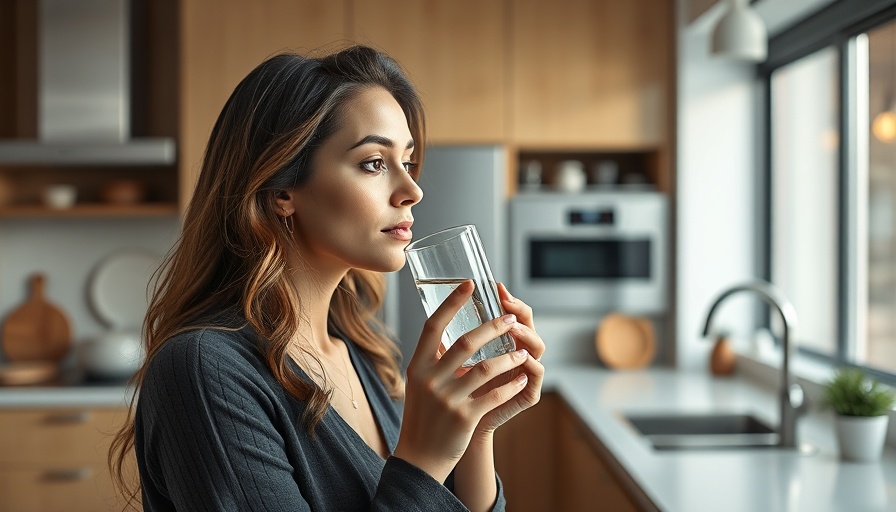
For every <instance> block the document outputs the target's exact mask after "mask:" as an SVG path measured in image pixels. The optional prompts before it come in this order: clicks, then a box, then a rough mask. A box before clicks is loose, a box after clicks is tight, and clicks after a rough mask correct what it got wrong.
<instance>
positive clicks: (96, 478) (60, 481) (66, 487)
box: [0, 466, 124, 512]
mask: <svg viewBox="0 0 896 512" xmlns="http://www.w3.org/2000/svg"><path fill="white" fill-rule="evenodd" d="M123 508H124V506H123V504H120V503H118V501H117V499H116V498H115V491H114V489H113V487H112V480H111V479H110V478H109V473H108V471H107V470H106V469H105V468H104V467H103V466H80V467H78V466H72V467H61V466H60V467H58V468H56V469H52V470H43V469H16V470H4V469H0V510H10V511H13V510H14V511H16V512H31V511H34V512H38V511H39V512H52V511H57V510H59V511H66V512H79V511H85V512H86V511H105V510H110V511H111V510H122V509H123Z"/></svg>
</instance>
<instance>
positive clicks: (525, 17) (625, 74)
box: [510, 0, 674, 149]
mask: <svg viewBox="0 0 896 512" xmlns="http://www.w3.org/2000/svg"><path fill="white" fill-rule="evenodd" d="M510 2H511V4H510V5H511V14H510V18H511V23H512V28H511V30H510V32H511V35H510V41H511V46H510V49H511V51H510V54H511V69H512V71H511V91H512V92H511V96H512V97H511V101H510V105H511V106H510V109H511V111H512V112H513V116H512V126H511V137H512V138H513V140H514V142H515V143H517V144H518V145H521V146H536V147H544V146H550V147H594V146H599V147H607V148H620V149H626V148H639V147H644V146H654V145H658V144H660V143H661V142H662V140H663V138H664V137H665V136H666V135H665V132H666V129H667V115H668V113H667V112H668V110H669V105H670V101H671V98H669V91H670V90H671V89H670V83H669V81H670V80H671V76H672V74H671V69H672V68H671V66H672V65H673V59H674V54H673V45H672V32H671V30H672V27H673V23H674V16H672V14H673V11H672V2H671V1H669V0H626V1H624V2H620V1H618V0H554V1H552V2H544V1H541V0H510Z"/></svg>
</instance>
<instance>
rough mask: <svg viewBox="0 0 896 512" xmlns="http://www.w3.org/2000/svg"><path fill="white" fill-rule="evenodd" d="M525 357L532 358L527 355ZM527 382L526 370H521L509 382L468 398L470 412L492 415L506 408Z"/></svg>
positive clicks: (483, 415) (509, 416)
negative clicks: (475, 396)
mask: <svg viewBox="0 0 896 512" xmlns="http://www.w3.org/2000/svg"><path fill="white" fill-rule="evenodd" d="M527 359H532V358H531V357H529V358H527ZM528 383H529V375H528V374H527V373H526V372H521V373H520V374H519V375H517V376H516V377H514V378H513V379H512V380H510V382H507V383H506V384H502V385H500V386H496V387H495V388H493V389H491V390H489V391H488V393H484V394H482V395H480V396H479V397H477V398H472V399H470V402H469V407H470V409H471V411H472V414H473V415H474V416H475V417H485V416H486V415H492V414H493V413H495V412H496V411H498V410H500V409H502V408H507V406H508V405H510V404H511V403H512V402H515V400H514V398H515V397H516V396H517V395H519V393H520V392H521V391H523V390H524V389H526V387H527V386H528ZM517 407H518V406H517ZM513 408H515V407H511V409H513ZM520 410H522V409H520ZM515 414H516V413H513V414H511V415H506V414H505V416H506V418H507V419H510V418H512V417H513V416H514V415H515ZM507 419H505V420H504V421H507ZM502 423H503V422H502ZM497 426H498V425H495V426H494V427H493V428H492V430H493V429H494V428H497Z"/></svg>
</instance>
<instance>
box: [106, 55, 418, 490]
mask: <svg viewBox="0 0 896 512" xmlns="http://www.w3.org/2000/svg"><path fill="white" fill-rule="evenodd" d="M372 86H378V87H383V88H384V89H386V90H387V91H389V92H390V93H391V94H392V96H393V97H394V98H395V100H396V101H397V102H398V104H399V105H400V106H401V108H402V110H403V111H404V114H405V116H406V117H407V120H408V127H409V129H410V131H411V134H412V136H413V138H414V141H415V142H416V146H415V148H414V154H413V155H412V158H413V160H414V161H416V162H418V163H422V162H423V152H424V145H425V141H426V133H425V120H424V115H423V107H422V104H421V102H420V98H419V96H418V94H417V92H416V90H415V89H414V87H413V85H412V84H411V83H410V81H409V80H408V79H407V78H406V76H405V74H404V73H403V72H402V70H401V68H400V67H399V66H398V64H397V63H396V62H395V61H394V60H392V59H391V58H389V57H388V56H386V55H384V54H382V53H380V52H377V51H375V50H373V49H371V48H367V47H364V46H352V47H349V48H346V49H343V50H341V51H339V52H337V53H334V54H331V55H328V56H324V57H321V58H309V57H304V56H300V55H297V54H291V53H284V54H279V55H276V56H274V57H271V58H270V59H268V60H266V61H265V62H263V63H261V64H260V65H259V66H258V67H256V68H255V69H254V70H253V71H252V72H251V73H249V75H247V76H246V77H245V78H244V79H243V80H242V82H240V84H239V85H238V86H237V87H236V89H235V90H234V92H233V93H232V95H231V96H230V98H229V99H228V100H227V103H226V104H225V105H224V108H223V110H222V111H221V114H220V115H219V117H218V119H217V121H216V122H215V125H214V128H213V130H212V133H211V136H210V138H209V141H208V146H207V147H206V150H205V155H204V158H203V162H202V169H201V173H200V176H199V181H198V183H197V185H196V189H195V192H194V194H193V196H192V200H191V202H190V205H189V207H188V209H187V212H186V215H185V217H184V221H183V229H182V232H181V236H180V238H179V240H178V242H177V244H175V246H174V247H173V248H172V249H171V251H169V253H168V255H167V257H166V258H165V260H164V262H163V264H162V266H161V268H160V269H159V271H158V272H157V273H156V277H155V292H154V293H153V296H152V300H151V301H150V305H149V309H148V311H147V314H146V318H145V320H144V324H143V333H144V340H145V347H146V354H147V356H146V362H145V363H144V364H143V366H142V367H141V368H140V370H139V371H138V372H137V373H136V374H135V375H134V378H133V380H132V383H133V384H134V386H135V389H136V390H138V391H139V389H140V385H141V383H142V381H143V379H144V376H145V374H146V368H147V365H148V364H149V361H151V360H152V358H153V356H154V355H155V354H156V353H157V352H158V351H159V349H160V348H161V347H162V345H163V344H164V343H165V342H166V340H168V339H169V338H171V337H172V336H174V335H176V334H178V333H181V332H184V331H188V330H192V329H197V328H201V327H212V328H219V329H233V328H234V326H233V325H232V324H231V325H227V324H226V322H221V323H216V322H215V321H213V320H212V321H209V318H210V317H209V316H208V313H209V312H210V311H214V310H221V309H229V310H231V311H238V312H240V313H241V316H242V317H243V318H244V319H245V321H246V323H247V324H248V325H249V326H251V327H252V328H254V330H255V331H256V332H257V333H258V335H259V340H258V348H259V350H261V351H262V353H263V355H264V358H265V360H266V362H267V366H268V368H269V369H270V371H271V372H272V374H273V375H274V377H275V378H276V379H277V381H278V382H280V384H281V385H282V386H283V387H284V389H286V391H287V392H288V393H289V394H291V395H293V396H295V397H297V398H299V399H301V400H303V401H305V402H306V404H307V408H306V411H305V413H304V415H303V417H302V418H301V423H302V425H303V427H304V428H305V429H306V430H307V431H309V432H310V433H311V434H313V433H314V427H315V426H316V425H317V423H318V422H319V421H320V420H321V419H322V417H323V415H324V413H325V412H326V409H327V406H328V405H329V401H330V395H329V393H328V392H325V391H324V390H322V389H321V388H320V387H319V386H317V385H315V384H314V383H313V382H308V381H306V380H304V379H302V378H301V377H300V376H299V375H297V373H296V372H295V371H294V370H293V367H292V366H291V365H290V364H288V360H287V357H288V355H287V348H288V345H289V342H290V340H292V339H294V338H295V336H296V335H297V334H299V333H300V332H301V330H302V329H303V327H305V326H304V325H303V320H302V316H301V314H300V312H301V311H302V304H301V300H300V297H299V296H298V293H297V291H296V289H295V287H294V284H293V281H292V279H290V276H291V275H295V274H296V273H301V272H302V269H301V268H299V269H296V268H290V266H289V265H288V263H287V261H288V260H287V255H290V254H291V255H296V254H298V246H297V245H296V243H295V241H294V239H293V238H292V236H291V235H290V232H289V231H287V230H286V229H285V228H284V225H283V223H282V219H281V218H280V217H279V216H278V215H277V213H276V203H275V200H274V199H275V195H276V193H277V192H278V191H282V190H287V189H291V188H293V187H296V186H301V185H302V184H304V183H306V182H307V181H308V179H309V178H310V173H311V166H310V162H311V161H312V156H313V155H314V152H315V150H316V149H317V148H318V147H320V145H321V144H322V143H323V142H324V141H326V140H327V139H328V138H329V137H330V136H331V135H332V134H333V133H334V132H335V131H336V130H337V129H338V128H339V123H340V120H341V117H342V116H341V114H342V113H343V109H344V108H345V105H346V102H347V101H349V100H350V99H352V98H353V97H355V96H356V95H357V94H358V93H359V92H360V91H362V90H363V89H365V88H369V87H372ZM419 169H420V166H418V167H417V170H414V171H412V172H413V173H414V174H413V176H414V178H415V179H416V178H417V177H418V174H417V173H419ZM299 256H301V255H299ZM384 292H385V279H384V277H383V275H382V274H380V273H378V272H372V271H366V270H360V269H352V270H350V271H349V272H348V273H347V274H346V276H345V277H344V278H343V280H342V282H341V283H340V284H339V286H338V288H337V290H336V291H335V293H334V295H333V297H332V300H331V301H330V307H329V320H328V323H329V328H331V329H335V330H337V331H339V332H341V333H343V334H345V335H346V336H347V337H349V338H350V339H352V340H353V341H354V342H355V343H356V344H357V345H358V347H359V348H360V349H361V350H363V351H364V352H365V353H366V355H367V357H368V358H369V359H370V361H371V362H372V363H373V365H374V367H375V368H376V370H377V372H378V374H379V376H380V378H381V379H382V381H383V382H384V383H385V386H386V388H387V390H388V391H389V394H390V395H391V396H392V398H393V399H396V400H397V399H400V398H402V396H403V394H404V386H403V380H402V377H401V370H400V367H399V357H400V356H399V351H398V349H397V347H396V345H395V343H394V342H393V341H392V339H391V338H390V337H389V336H388V335H387V330H386V328H385V326H384V325H383V324H382V322H381V321H380V320H379V318H378V316H377V313H378V312H379V310H380V308H381V306H382V302H383V298H384ZM309 355H310V356H311V357H314V356H313V354H309ZM138 399H139V398H138V397H137V396H136V394H135V396H134V397H133V398H132V400H131V407H130V409H129V412H128V418H127V421H126V422H125V424H124V425H123V426H122V428H121V429H120V430H119V432H118V433H117V434H116V436H115V438H114V439H113V441H112V445H111V448H110V451H109V466H110V471H111V473H112V476H113V479H114V481H115V485H116V487H117V488H118V489H119V491H120V492H121V493H122V495H123V496H125V498H126V499H127V505H126V506H133V505H134V504H135V503H139V494H140V482H139V481H137V482H134V481H133V479H132V478H128V476H127V475H128V473H129V468H128V467H127V465H128V464H129V463H130V458H131V457H132V454H133V448H134V432H135V428H134V405H135V401H136V400H138Z"/></svg>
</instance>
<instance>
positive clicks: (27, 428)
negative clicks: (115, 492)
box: [0, 409, 125, 467]
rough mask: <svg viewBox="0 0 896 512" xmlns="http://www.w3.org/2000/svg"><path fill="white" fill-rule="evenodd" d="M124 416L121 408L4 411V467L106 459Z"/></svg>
mask: <svg viewBox="0 0 896 512" xmlns="http://www.w3.org/2000/svg"><path fill="white" fill-rule="evenodd" d="M124 419H125V411H122V410H118V409H109V410H82V409H59V410H43V409H40V410H30V409H29V410H11V411H0V467H8V466H11V465H28V466H39V467H44V466H46V465H53V464H61V465H63V466H66V467H68V466H71V465H77V464H83V463H93V462H96V461H102V462H105V460H106V452H107V451H108V446H109V442H110V441H111V436H112V435H114V434H115V432H116V428H117V427H118V426H119V425H121V423H122V422H123V421H124Z"/></svg>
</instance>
